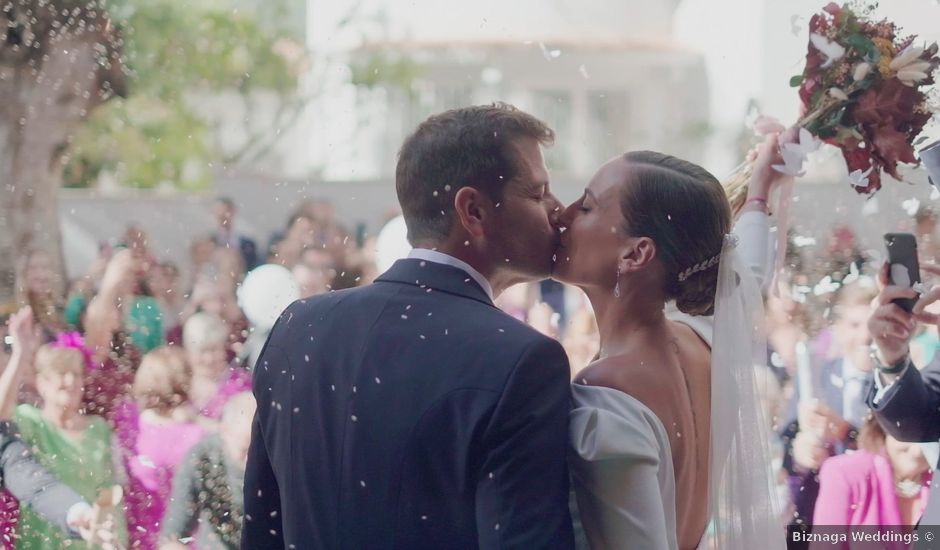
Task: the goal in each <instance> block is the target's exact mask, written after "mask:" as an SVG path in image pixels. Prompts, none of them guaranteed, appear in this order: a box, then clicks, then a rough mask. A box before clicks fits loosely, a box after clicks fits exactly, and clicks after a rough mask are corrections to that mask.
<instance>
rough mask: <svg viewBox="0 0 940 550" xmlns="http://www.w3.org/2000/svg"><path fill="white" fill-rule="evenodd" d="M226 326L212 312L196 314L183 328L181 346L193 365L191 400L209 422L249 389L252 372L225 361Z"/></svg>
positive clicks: (220, 414)
mask: <svg viewBox="0 0 940 550" xmlns="http://www.w3.org/2000/svg"><path fill="white" fill-rule="evenodd" d="M229 332H230V331H229V328H228V326H227V325H226V324H225V321H223V320H222V319H221V318H219V317H218V316H216V315H213V314H211V313H196V314H195V315H193V316H192V317H190V318H189V320H187V321H186V325H185V327H184V329H183V345H184V347H185V348H186V354H187V356H188V357H189V362H190V364H191V365H192V368H193V382H192V389H191V391H190V394H189V395H190V400H191V401H192V403H193V405H194V406H195V407H196V409H197V410H198V411H199V414H200V416H201V417H202V418H203V419H204V421H205V422H207V423H208V424H209V425H211V424H212V423H214V422H217V421H218V420H219V418H220V417H221V416H222V407H224V406H225V403H227V402H228V400H229V399H231V397H232V396H233V395H235V394H237V393H240V392H243V391H248V390H250V389H251V373H249V372H248V371H247V370H245V369H243V368H241V367H233V366H232V365H231V363H229V362H228V360H227V357H226V350H227V345H228V338H229Z"/></svg>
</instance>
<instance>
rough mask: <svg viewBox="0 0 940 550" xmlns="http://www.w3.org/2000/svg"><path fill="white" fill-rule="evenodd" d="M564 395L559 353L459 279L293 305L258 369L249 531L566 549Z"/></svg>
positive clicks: (364, 543) (382, 542)
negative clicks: (273, 491)
mask: <svg viewBox="0 0 940 550" xmlns="http://www.w3.org/2000/svg"><path fill="white" fill-rule="evenodd" d="M424 277H427V281H426V283H427V284H423V283H422V281H421V279H422V278H424ZM415 281H417V284H415ZM461 286H463V288H460V287H461ZM567 381H568V372H567V361H566V360H565V357H564V352H563V351H562V350H561V348H560V346H559V345H558V344H557V342H555V341H553V340H550V339H548V338H546V337H544V336H542V335H540V334H538V333H537V332H535V331H534V330H532V329H530V328H529V327H527V326H525V325H523V324H522V323H519V322H518V321H516V320H514V319H512V318H510V317H509V316H507V315H505V314H503V313H502V312H500V311H499V310H498V309H496V308H495V307H493V306H492V304H490V303H489V300H488V299H486V297H485V294H483V292H482V290H481V289H479V288H478V287H476V285H475V283H472V282H469V280H468V279H467V278H466V276H465V274H463V273H462V272H460V271H459V270H456V269H455V268H452V267H448V266H442V265H436V264H435V265H431V264H427V265H425V264H424V262H421V263H420V264H419V262H417V261H415V260H406V261H403V262H399V264H396V266H395V267H394V268H393V269H392V270H391V271H390V273H389V274H386V275H385V276H383V278H382V279H380V281H379V282H377V283H376V284H374V285H370V286H368V287H365V288H362V289H356V290H352V291H344V292H336V293H332V294H329V295H325V296H322V297H318V298H315V299H312V300H308V301H307V302H306V303H304V302H298V303H296V304H294V305H293V306H291V308H289V309H288V310H287V311H286V312H285V313H284V315H283V316H282V319H281V321H280V322H279V324H278V326H277V327H276V328H275V330H274V331H273V333H272V336H271V339H270V340H269V345H268V347H267V348H266V350H265V352H264V353H263V355H262V357H261V359H260V360H259V362H258V366H257V373H256V380H255V382H256V389H255V392H256V395H257V397H258V407H259V409H258V417H257V419H258V423H256V425H255V430H256V433H255V436H254V438H253V439H254V440H257V439H259V437H258V436H259V435H260V436H261V438H263V446H264V451H263V454H264V455H265V457H264V458H266V459H267V460H268V461H269V463H270V468H269V471H267V470H266V469H265V468H264V465H263V464H262V465H260V466H259V464H257V463H258V462H260V460H259V457H258V456H257V455H258V454H259V453H257V452H255V449H254V448H253V450H252V457H251V459H250V462H251V463H250V464H249V472H248V476H247V477H246V495H245V498H246V502H245V506H246V520H247V518H248V517H249V516H251V515H252V514H251V512H254V516H255V518H253V519H252V520H247V521H246V526H245V528H246V531H249V530H251V529H252V528H251V525H250V524H251V522H252V521H257V519H256V518H257V517H259V516H270V514H271V512H274V513H275V516H276V519H274V520H270V521H269V520H268V518H266V519H265V520H263V521H269V523H270V524H271V526H272V527H271V529H270V530H274V531H277V530H278V529H282V530H283V532H282V533H278V534H277V535H276V537H277V538H280V537H281V536H283V543H284V546H285V547H288V546H289V545H291V544H293V545H295V547H297V548H408V549H411V548H476V547H480V546H482V547H489V546H505V545H507V544H508V545H515V544H517V543H518V544H520V545H524V546H526V547H530V548H542V547H552V546H560V547H566V540H567V538H566V537H567V534H568V533H569V532H570V531H568V530H569V529H570V525H567V524H566V522H567V513H566V510H562V508H565V502H564V498H565V494H566V487H567V485H566V482H567V480H566V478H565V477H566V473H565V471H564V458H565V455H564V453H565V449H564V441H565V438H566V429H567V428H566V416H567V407H566V403H567ZM258 432H260V434H259V433H258ZM257 443H258V442H257V441H253V446H255V445H256V444H257ZM539 455H542V456H539ZM520 468H522V469H523V470H524V471H520ZM266 476H269V477H273V479H270V480H269V481H268V483H269V484H270V482H275V483H276V485H277V487H278V488H279V492H280V494H279V496H278V495H273V494H270V492H269V494H267V495H266V494H265V491H266V489H267V487H266V482H265V481H266V480H265V477H266ZM253 478H254V479H253ZM255 487H257V489H255ZM255 490H257V491H259V492H260V493H261V496H257V495H256V494H254V493H253V491H255ZM252 499H256V500H255V501H253V502H252ZM516 499H523V500H526V501H527V502H526V504H525V505H524V506H518V505H515V504H514V501H515V500H516ZM275 505H276V507H275ZM266 506H267V507H270V508H271V511H268V509H267V508H266ZM481 507H484V508H486V507H489V508H491V509H481ZM277 520H279V521H277ZM482 522H486V523H487V524H486V525H481V524H480V523H482ZM254 530H255V531H256V532H260V533H261V534H262V535H264V534H266V533H264V532H263V531H265V529H264V528H263V527H262V526H261V525H256V526H254ZM501 530H502V532H501ZM507 536H509V537H514V538H513V539H512V540H514V541H515V542H509V541H507V540H506V539H505V537H507ZM246 540H251V539H250V533H249V538H247V539H246ZM260 540H261V539H258V538H255V539H254V543H257V544H260Z"/></svg>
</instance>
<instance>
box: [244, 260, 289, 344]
mask: <svg viewBox="0 0 940 550" xmlns="http://www.w3.org/2000/svg"><path fill="white" fill-rule="evenodd" d="M299 298H300V288H299V287H298V286H297V282H296V281H294V276H293V275H292V274H291V272H290V270H288V269H287V268H286V267H284V266H280V265H275V264H265V265H262V266H258V267H256V268H255V269H252V270H251V271H250V272H249V273H248V275H247V276H245V280H244V281H243V282H242V285H241V287H239V289H238V305H239V306H240V307H241V308H242V311H244V312H245V317H247V318H248V321H249V322H251V324H252V326H254V327H255V329H256V330H259V331H263V332H264V331H268V330H271V327H273V326H274V323H275V322H276V321H277V318H278V316H280V315H281V312H283V311H284V309H286V308H287V306H289V305H290V304H291V303H292V302H294V301H295V300H298V299H299Z"/></svg>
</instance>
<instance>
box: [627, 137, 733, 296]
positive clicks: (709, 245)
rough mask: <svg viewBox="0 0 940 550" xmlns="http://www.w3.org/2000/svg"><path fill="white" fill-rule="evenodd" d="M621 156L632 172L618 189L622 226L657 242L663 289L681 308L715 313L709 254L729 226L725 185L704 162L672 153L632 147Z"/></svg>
mask: <svg viewBox="0 0 940 550" xmlns="http://www.w3.org/2000/svg"><path fill="white" fill-rule="evenodd" d="M623 158H624V160H626V161H627V162H628V163H629V164H630V173H631V176H630V178H631V181H630V184H629V185H624V186H623V187H622V190H621V195H620V210H621V212H622V214H623V218H624V225H623V229H624V231H625V232H626V233H627V235H630V236H634V237H649V238H650V239H652V240H653V241H654V242H655V243H656V252H657V255H658V256H659V258H660V260H661V262H662V264H663V266H664V268H665V272H666V278H665V280H664V281H663V283H662V284H663V290H664V292H665V294H666V296H667V298H668V299H675V301H676V307H678V308H679V311H682V312H683V313H687V314H690V315H712V314H713V313H714V310H715V292H716V290H717V286H718V262H717V261H715V262H711V261H710V260H712V259H713V258H715V257H716V256H717V255H719V254H720V253H721V247H722V243H723V242H724V241H723V239H724V236H725V235H726V234H727V233H729V232H730V231H731V207H730V205H729V204H728V198H727V196H726V195H725V191H724V188H722V186H721V183H719V182H718V180H717V179H716V178H715V176H713V175H711V174H710V173H709V172H708V171H707V170H705V169H704V168H702V167H701V166H698V165H696V164H693V163H691V162H688V161H684V160H682V159H678V158H676V157H673V156H670V155H665V154H663V153H656V152H653V151H634V152H630V153H626V154H624V156H623ZM690 271H691V272H690ZM680 275H682V277H680ZM680 278H681V279H682V280H681V281H680Z"/></svg>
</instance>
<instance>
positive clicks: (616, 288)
mask: <svg viewBox="0 0 940 550" xmlns="http://www.w3.org/2000/svg"><path fill="white" fill-rule="evenodd" d="M619 297H620V264H619V263H618V264H617V284H616V285H614V298H619Z"/></svg>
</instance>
